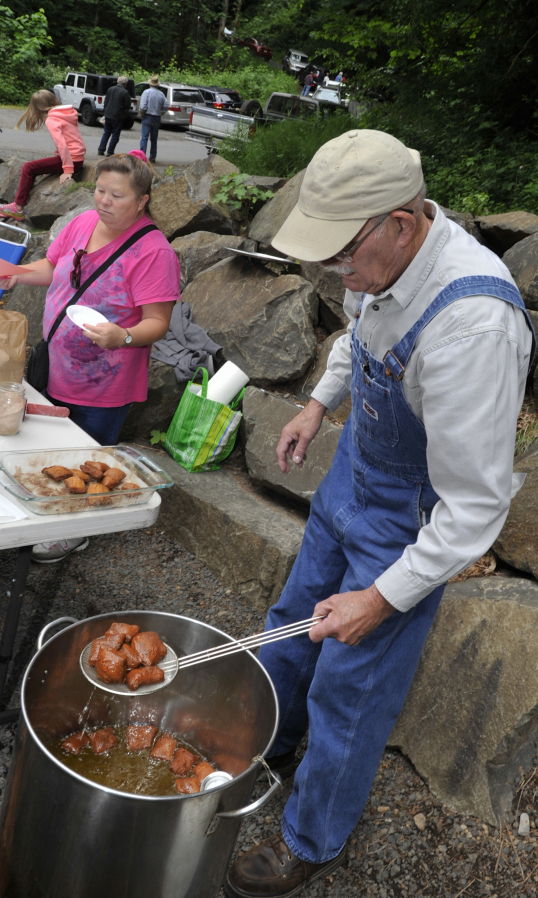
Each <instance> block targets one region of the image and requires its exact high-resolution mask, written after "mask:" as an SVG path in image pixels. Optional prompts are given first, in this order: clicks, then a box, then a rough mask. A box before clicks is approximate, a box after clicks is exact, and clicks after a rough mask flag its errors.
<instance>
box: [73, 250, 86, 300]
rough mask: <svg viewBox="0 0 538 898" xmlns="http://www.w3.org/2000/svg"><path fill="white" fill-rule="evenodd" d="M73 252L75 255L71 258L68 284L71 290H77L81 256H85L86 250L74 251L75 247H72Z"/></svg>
mask: <svg viewBox="0 0 538 898" xmlns="http://www.w3.org/2000/svg"><path fill="white" fill-rule="evenodd" d="M73 252H74V254H75V255H74V258H73V271H72V272H71V274H70V276H69V282H70V284H71V286H72V288H73V290H78V288H79V287H80V275H81V269H80V263H81V261H82V256H85V255H86V250H85V249H75V247H73Z"/></svg>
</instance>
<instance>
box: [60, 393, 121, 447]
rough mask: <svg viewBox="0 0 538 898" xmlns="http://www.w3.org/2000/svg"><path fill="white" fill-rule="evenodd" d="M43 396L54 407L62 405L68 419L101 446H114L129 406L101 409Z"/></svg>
mask: <svg viewBox="0 0 538 898" xmlns="http://www.w3.org/2000/svg"><path fill="white" fill-rule="evenodd" d="M44 395H45V396H46V398H47V399H50V401H51V402H52V403H53V404H54V405H64V406H65V407H66V408H68V409H69V413H70V414H69V417H70V418H71V420H72V421H73V423H74V424H77V425H78V426H79V427H80V428H81V429H82V430H85V431H86V433H87V434H88V435H89V436H91V437H92V438H93V439H94V440H97V442H98V443H100V444H101V446H115V445H116V443H117V442H118V438H119V435H120V431H121V428H122V427H123V423H124V421H125V419H126V417H127V414H128V412H129V409H130V408H131V404H130V403H129V404H128V405H119V406H115V407H114V408H101V407H99V406H94V405H71V404H70V403H69V402H63V401H62V400H61V399H54V397H53V396H49V394H48V393H47V392H46V391H45V392H44Z"/></svg>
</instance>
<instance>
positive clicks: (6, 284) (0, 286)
mask: <svg viewBox="0 0 538 898" xmlns="http://www.w3.org/2000/svg"><path fill="white" fill-rule="evenodd" d="M18 282H19V278H18V276H17V275H16V274H12V275H7V277H5V278H0V290H11V289H12V287H16V286H17V284H18Z"/></svg>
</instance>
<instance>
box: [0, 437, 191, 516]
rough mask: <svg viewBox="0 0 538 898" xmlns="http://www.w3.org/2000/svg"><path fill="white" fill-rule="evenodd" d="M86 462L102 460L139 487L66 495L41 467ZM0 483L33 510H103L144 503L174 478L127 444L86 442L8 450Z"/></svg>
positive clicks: (2, 459) (0, 459)
mask: <svg viewBox="0 0 538 898" xmlns="http://www.w3.org/2000/svg"><path fill="white" fill-rule="evenodd" d="M87 461H99V462H105V463H106V464H107V465H108V466H109V467H111V468H121V470H122V471H125V474H126V477H125V481H126V482H129V483H135V484H136V485H137V487H138V489H133V490H119V491H115V490H114V491H111V492H110V493H104V494H99V493H97V494H89V495H88V494H87V493H84V494H82V495H77V494H75V493H70V492H69V491H68V490H67V488H66V487H65V486H64V483H63V481H60V482H59V483H56V481H55V480H52V479H51V478H50V477H48V476H47V475H46V474H42V473H41V470H42V468H47V467H51V466H52V465H63V466H64V467H66V468H70V469H71V468H78V467H79V466H80V465H82V464H84V463H85V462H87ZM0 482H1V483H2V486H4V487H5V489H6V490H8V491H9V492H10V493H11V494H12V495H13V496H15V497H16V498H17V499H19V500H20V501H22V502H26V503H28V506H27V507H28V509H29V510H30V511H33V512H34V513H35V514H68V513H70V512H80V511H101V510H104V509H106V508H123V507H124V506H126V505H141V504H142V503H143V502H147V501H148V500H149V499H150V498H151V496H152V495H153V493H154V491H155V490H162V489H165V488H166V487H169V486H173V484H174V481H173V480H172V478H171V477H169V475H168V474H167V473H166V472H165V471H162V470H161V469H160V468H159V466H158V465H156V464H155V462H154V461H152V459H150V458H147V457H146V456H145V455H142V454H141V452H139V451H137V450H136V449H133V448H131V446H90V447H89V448H88V449H80V448H76V449H44V450H43V451H41V452H39V451H38V452H26V451H24V452H6V453H5V454H3V455H2V456H0Z"/></svg>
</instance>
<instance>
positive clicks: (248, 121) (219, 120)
mask: <svg viewBox="0 0 538 898" xmlns="http://www.w3.org/2000/svg"><path fill="white" fill-rule="evenodd" d="M337 108H338V106H337V104H335V103H326V102H320V101H319V100H314V99H310V98H309V97H298V96H297V94H286V93H280V92H275V93H272V94H271V96H270V97H269V99H268V101H267V103H266V104H265V107H264V108H262V106H261V105H260V103H258V101H257V100H247V101H246V102H245V103H243V106H242V107H241V113H239V114H238V113H236V112H233V111H227V110H224V109H210V108H208V107H207V106H206V107H200V106H194V107H193V109H192V113H191V122H190V125H189V134H188V135H187V137H189V138H190V139H191V140H196V141H198V142H200V143H203V144H204V145H205V146H206V147H207V148H208V150H209V152H212V151H214V150H215V148H216V143H215V138H216V139H217V140H220V139H222V138H224V137H229V136H230V135H231V134H234V133H236V134H239V136H240V137H241V138H243V137H244V138H245V139H246V138H247V137H249V136H251V135H252V134H254V132H255V131H256V129H257V128H258V127H260V126H262V125H270V124H272V123H273V122H280V121H283V120H284V119H301V118H314V117H317V118H321V117H324V116H326V115H331V114H332V113H334V112H335V110H336V109H337Z"/></svg>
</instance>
